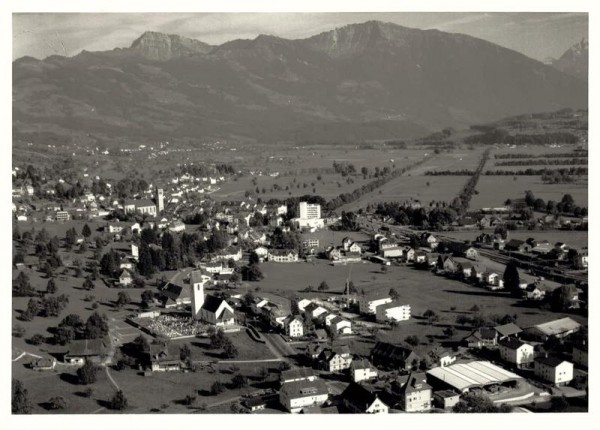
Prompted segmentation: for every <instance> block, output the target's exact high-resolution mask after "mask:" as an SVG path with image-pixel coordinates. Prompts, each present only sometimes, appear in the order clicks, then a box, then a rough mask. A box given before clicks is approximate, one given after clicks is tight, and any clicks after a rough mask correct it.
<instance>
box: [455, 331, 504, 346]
mask: <svg viewBox="0 0 600 430" xmlns="http://www.w3.org/2000/svg"><path fill="white" fill-rule="evenodd" d="M463 342H464V343H466V344H467V346H468V347H469V348H484V347H491V346H496V344H497V342H498V333H496V330H494V329H493V328H491V327H480V328H478V329H476V330H474V331H473V332H472V333H471V334H470V335H469V336H467V337H466V338H465V339H464V340H463Z"/></svg>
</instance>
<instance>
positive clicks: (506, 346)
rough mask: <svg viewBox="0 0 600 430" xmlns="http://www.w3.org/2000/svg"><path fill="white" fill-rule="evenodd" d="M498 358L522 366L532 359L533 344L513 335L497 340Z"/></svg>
mask: <svg viewBox="0 0 600 430" xmlns="http://www.w3.org/2000/svg"><path fill="white" fill-rule="evenodd" d="M498 349H499V350H500V358H501V359H502V360H504V361H506V362H507V363H511V364H515V365H516V366H517V367H522V366H523V365H527V364H529V363H531V362H532V361H533V346H532V345H530V344H528V343H525V342H523V341H521V340H519V339H516V338H514V337H507V338H504V339H502V340H500V341H499V342H498Z"/></svg>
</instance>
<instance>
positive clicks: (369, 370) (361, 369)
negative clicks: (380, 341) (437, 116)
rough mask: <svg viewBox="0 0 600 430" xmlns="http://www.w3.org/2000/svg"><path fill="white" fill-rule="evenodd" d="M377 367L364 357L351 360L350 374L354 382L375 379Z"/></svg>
mask: <svg viewBox="0 0 600 430" xmlns="http://www.w3.org/2000/svg"><path fill="white" fill-rule="evenodd" d="M377 374H378V372H377V368H375V366H373V365H372V364H371V363H370V362H369V360H367V359H366V358H363V359H360V360H352V364H351V365H350V376H351V378H352V380H353V381H354V382H357V383H359V382H363V381H370V380H373V379H377Z"/></svg>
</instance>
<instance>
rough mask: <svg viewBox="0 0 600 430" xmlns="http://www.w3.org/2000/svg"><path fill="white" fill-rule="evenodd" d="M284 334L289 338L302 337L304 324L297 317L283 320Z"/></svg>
mask: <svg viewBox="0 0 600 430" xmlns="http://www.w3.org/2000/svg"><path fill="white" fill-rule="evenodd" d="M283 325H284V327H285V334H286V335H288V336H289V337H302V336H303V335H304V323H303V322H302V318H300V317H299V316H291V315H290V316H289V317H287V318H286V319H285V320H283Z"/></svg>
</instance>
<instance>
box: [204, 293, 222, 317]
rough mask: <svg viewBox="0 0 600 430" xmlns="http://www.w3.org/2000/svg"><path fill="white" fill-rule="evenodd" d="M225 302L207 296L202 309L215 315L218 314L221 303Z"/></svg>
mask: <svg viewBox="0 0 600 430" xmlns="http://www.w3.org/2000/svg"><path fill="white" fill-rule="evenodd" d="M224 301H225V300H223V299H221V298H220V297H216V296H212V295H210V294H207V295H206V297H205V298H204V304H203V305H202V309H205V310H207V311H208V312H212V313H213V314H214V313H216V312H217V310H218V309H219V306H221V303H223V302H224Z"/></svg>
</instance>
